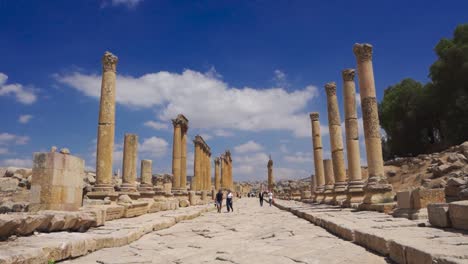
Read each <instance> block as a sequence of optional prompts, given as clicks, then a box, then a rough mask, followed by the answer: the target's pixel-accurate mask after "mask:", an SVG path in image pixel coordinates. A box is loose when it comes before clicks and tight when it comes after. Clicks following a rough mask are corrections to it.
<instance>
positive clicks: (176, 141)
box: [172, 119, 182, 189]
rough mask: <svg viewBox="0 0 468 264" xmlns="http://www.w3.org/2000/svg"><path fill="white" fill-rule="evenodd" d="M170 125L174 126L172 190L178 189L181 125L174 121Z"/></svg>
mask: <svg viewBox="0 0 468 264" xmlns="http://www.w3.org/2000/svg"><path fill="white" fill-rule="evenodd" d="M172 124H173V125H174V135H173V143H172V177H173V179H172V189H180V171H181V168H180V164H181V162H180V161H181V157H182V156H181V154H182V153H181V141H182V131H181V124H180V123H179V122H178V121H177V120H176V119H174V120H172Z"/></svg>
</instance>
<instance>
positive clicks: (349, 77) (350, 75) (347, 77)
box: [341, 69, 356, 81]
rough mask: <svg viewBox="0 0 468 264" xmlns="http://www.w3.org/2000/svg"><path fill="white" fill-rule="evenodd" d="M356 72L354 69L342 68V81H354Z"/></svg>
mask: <svg viewBox="0 0 468 264" xmlns="http://www.w3.org/2000/svg"><path fill="white" fill-rule="evenodd" d="M355 74H356V72H355V70H354V69H344V70H343V71H342V72H341V75H342V76H343V81H354V75H355Z"/></svg>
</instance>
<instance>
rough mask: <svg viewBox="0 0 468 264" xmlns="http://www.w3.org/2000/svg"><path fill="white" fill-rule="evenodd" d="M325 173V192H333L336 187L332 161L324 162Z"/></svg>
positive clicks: (325, 160)
mask: <svg viewBox="0 0 468 264" xmlns="http://www.w3.org/2000/svg"><path fill="white" fill-rule="evenodd" d="M323 169H324V173H325V190H329V191H333V189H334V186H335V174H334V173H333V162H332V160H330V159H324V160H323Z"/></svg>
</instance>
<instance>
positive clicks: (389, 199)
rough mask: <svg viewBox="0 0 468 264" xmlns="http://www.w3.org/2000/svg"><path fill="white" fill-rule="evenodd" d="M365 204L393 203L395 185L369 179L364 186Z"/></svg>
mask: <svg viewBox="0 0 468 264" xmlns="http://www.w3.org/2000/svg"><path fill="white" fill-rule="evenodd" d="M364 193H365V194H364V200H363V203H364V204H380V203H393V202H394V197H395V194H394V193H393V187H392V185H391V184H388V183H386V182H384V181H381V182H377V181H375V180H372V179H369V182H368V183H367V185H366V186H365V187H364Z"/></svg>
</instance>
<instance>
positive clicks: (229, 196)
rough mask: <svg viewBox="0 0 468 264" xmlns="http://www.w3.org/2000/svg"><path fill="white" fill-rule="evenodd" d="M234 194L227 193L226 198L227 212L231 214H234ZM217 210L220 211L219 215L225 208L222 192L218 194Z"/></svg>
mask: <svg viewBox="0 0 468 264" xmlns="http://www.w3.org/2000/svg"><path fill="white" fill-rule="evenodd" d="M232 196H233V195H232V192H231V190H228V191H227V196H226V207H227V211H228V213H229V212H234V208H232ZM215 202H216V208H217V209H218V213H221V208H222V207H223V192H222V191H221V190H219V191H218V193H217V194H216V200H215Z"/></svg>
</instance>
